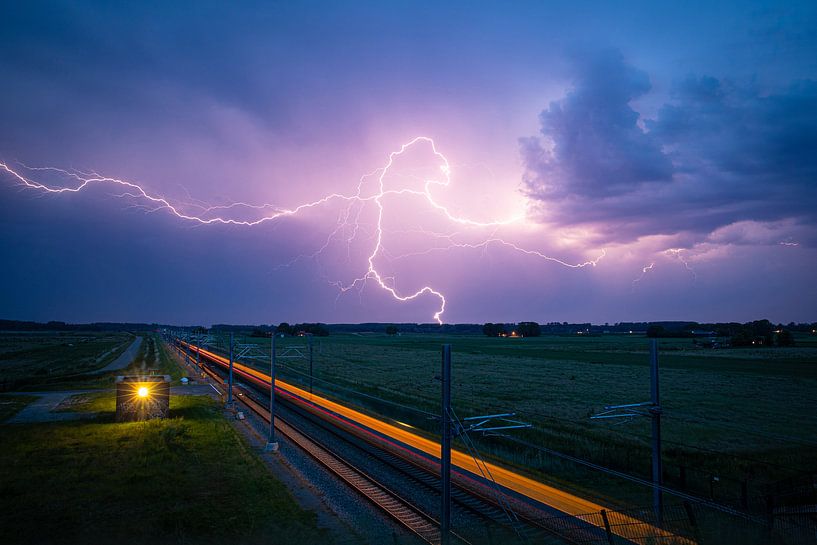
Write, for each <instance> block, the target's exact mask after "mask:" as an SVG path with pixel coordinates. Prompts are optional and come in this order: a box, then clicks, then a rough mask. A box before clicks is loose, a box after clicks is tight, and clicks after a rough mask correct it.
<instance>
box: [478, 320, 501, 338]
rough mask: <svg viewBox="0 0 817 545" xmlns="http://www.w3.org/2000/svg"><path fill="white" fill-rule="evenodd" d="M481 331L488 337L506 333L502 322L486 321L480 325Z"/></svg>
mask: <svg viewBox="0 0 817 545" xmlns="http://www.w3.org/2000/svg"><path fill="white" fill-rule="evenodd" d="M482 332H483V333H484V334H485V335H487V336H489V337H499V336H500V335H502V334H504V333H507V332H506V331H505V325H504V324H494V323H491V322H488V323H486V324H485V325H483V326H482Z"/></svg>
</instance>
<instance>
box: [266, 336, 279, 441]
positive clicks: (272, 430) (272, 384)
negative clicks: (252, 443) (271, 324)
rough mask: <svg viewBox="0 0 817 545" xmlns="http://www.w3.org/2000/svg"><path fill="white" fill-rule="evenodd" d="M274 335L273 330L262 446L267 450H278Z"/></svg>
mask: <svg viewBox="0 0 817 545" xmlns="http://www.w3.org/2000/svg"><path fill="white" fill-rule="evenodd" d="M275 337H277V334H276V333H275V332H274V331H273V332H272V341H271V342H270V357H269V376H270V385H269V386H270V387H269V439H268V440H267V446H266V447H265V448H264V450H266V451H267V452H270V451H272V452H275V451H277V450H278V442H277V441H275Z"/></svg>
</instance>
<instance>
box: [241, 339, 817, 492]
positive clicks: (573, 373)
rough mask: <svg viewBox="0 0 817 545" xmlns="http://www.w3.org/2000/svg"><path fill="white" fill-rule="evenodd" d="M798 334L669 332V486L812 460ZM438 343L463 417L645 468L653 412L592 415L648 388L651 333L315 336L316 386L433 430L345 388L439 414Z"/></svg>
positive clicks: (585, 483) (814, 389) (544, 459)
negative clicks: (778, 338)
mask: <svg viewBox="0 0 817 545" xmlns="http://www.w3.org/2000/svg"><path fill="white" fill-rule="evenodd" d="M242 340H243V339H242ZM246 340H247V341H250V342H252V339H246ZM279 341H280V342H279V346H280V347H281V350H280V351H279V354H284V353H285V352H286V353H287V354H290V355H292V354H295V353H294V352H292V351H289V352H287V350H286V347H287V346H293V345H304V344H305V339H304V338H288V339H280V340H279ZM798 341H799V342H798V345H799V346H797V347H794V348H767V349H754V350H752V349H727V350H707V349H699V348H696V347H694V346H693V345H692V341H691V340H690V339H669V340H662V341H661V344H660V349H661V352H660V363H661V401H662V405H663V407H664V417H663V427H662V432H663V433H662V434H663V439H664V448H663V452H664V464H665V475H666V479H667V482H668V484H671V485H674V486H677V487H683V488H685V489H687V490H690V491H693V492H696V493H698V494H701V495H707V496H708V495H712V496H713V497H715V498H716V499H726V498H727V497H728V498H730V499H736V497H737V495H739V494H740V493H741V490H740V488H741V482H742V481H746V485H747V490H748V494H750V495H755V494H761V493H763V491H764V490H765V489H764V486H765V485H766V484H768V483H772V482H775V481H779V480H781V479H784V478H788V477H790V476H793V475H797V474H799V473H802V472H815V471H817V462H815V460H817V411H814V400H815V399H817V346H815V343H814V342H813V339H812V338H811V337H804V338H798ZM254 342H257V343H262V344H264V345H266V344H267V343H269V340H268V339H267V340H262V339H255V341H254ZM444 343H450V344H451V345H452V351H453V356H452V360H453V364H452V367H453V383H454V384H453V399H454V409H455V411H456V412H457V414H458V415H459V416H460V417H465V416H473V415H480V414H490V413H495V412H506V411H513V412H516V413H517V414H518V417H519V418H520V419H522V420H524V421H526V422H530V423H532V424H533V425H534V428H533V429H531V430H521V431H514V432H510V433H509V434H508V435H509V436H511V437H512V438H517V439H523V440H526V441H530V442H532V443H535V444H536V445H541V446H544V447H547V448H550V449H555V450H557V451H560V452H564V453H568V454H571V455H575V456H578V457H580V458H583V459H586V460H590V461H593V462H596V463H599V464H601V465H604V466H607V467H612V468H615V469H621V470H624V471H626V472H628V473H631V474H635V475H639V476H642V477H648V476H649V471H650V450H649V433H650V422H649V419H648V418H641V417H638V418H632V419H629V420H626V421H624V420H591V419H590V416H591V415H593V414H595V413H596V412H598V411H599V410H601V409H602V408H603V406H605V405H608V404H617V403H634V402H642V401H648V400H649V397H650V386H649V356H648V347H649V345H648V340H647V339H646V338H644V337H643V336H635V335H634V336H629V335H606V336H599V337H579V336H575V337H559V336H543V337H538V338H525V339H513V338H488V337H484V336H466V335H460V336H454V335H452V336H433V335H400V336H393V337H390V336H387V335H385V334H383V335H380V334H358V335H352V334H349V335H332V336H330V337H324V338H315V339H314V346H313V358H314V369H315V387H316V388H319V389H321V390H323V391H328V392H331V393H333V394H334V396H335V397H339V398H342V399H345V400H348V401H351V402H353V403H355V404H356V405H358V406H359V407H363V408H367V409H369V410H371V411H373V412H377V413H379V414H384V415H386V416H388V417H391V418H393V419H394V420H398V421H400V422H405V423H408V424H411V425H413V426H415V427H417V428H418V429H424V430H427V431H429V432H432V433H436V432H437V429H436V428H437V426H438V425H437V424H436V423H435V421H434V420H430V419H429V418H427V417H424V416H422V415H417V414H414V413H412V411H410V410H404V409H401V408H399V407H397V408H396V407H393V406H390V405H388V404H385V403H379V402H377V401H373V400H371V399H367V398H365V397H364V396H360V395H356V394H353V393H350V392H349V391H347V390H344V389H343V388H344V387H345V388H350V389H354V390H356V391H358V392H363V393H365V394H369V395H373V396H377V397H379V398H384V399H387V400H391V401H395V402H399V403H402V404H405V405H408V406H411V407H416V408H419V409H423V410H426V411H430V412H434V413H439V382H438V381H436V380H435V379H434V377H435V376H437V375H439V368H440V345H442V344H444ZM301 353H303V354H306V353H307V350H306V349H301ZM279 364H280V369H281V376H282V377H283V378H287V379H289V380H292V381H294V382H299V383H301V384H306V378H305V376H304V374H303V373H306V372H307V370H308V365H307V362H306V360H305V359H303V358H292V359H282V360H280V361H279ZM479 444H480V445H481V448H482V449H483V451H484V452H486V453H488V454H490V455H493V456H496V457H498V458H501V459H504V460H505V461H506V462H507V463H510V464H512V465H517V466H519V467H522V468H525V470H526V471H532V472H534V473H535V474H537V476H539V477H540V478H544V479H546V480H550V481H553V482H557V483H559V484H560V485H563V486H567V487H570V488H573V489H576V490H577V491H581V492H582V493H584V494H586V495H590V496H600V497H602V498H605V499H606V500H608V501H614V502H619V503H623V504H625V505H626V504H634V503H642V504H643V503H647V502H648V501H649V494H648V491H647V490H643V489H639V488H638V487H629V486H626V485H625V486H622V484H621V482H620V481H619V480H617V479H608V478H607V477H604V476H603V475H600V474H599V473H598V472H595V471H591V470H585V469H582V468H581V467H579V466H576V465H575V464H573V463H569V462H565V461H563V460H561V459H559V458H558V457H554V456H552V455H549V454H547V453H543V452H541V451H537V450H536V449H532V448H529V447H524V446H522V445H519V444H516V443H514V442H513V440H512V439H507V438H504V439H503V438H488V439H484V440H481V441H480V442H479ZM682 466H683V469H682ZM682 473H683V482H682V481H681V477H682ZM733 497H734V498H733Z"/></svg>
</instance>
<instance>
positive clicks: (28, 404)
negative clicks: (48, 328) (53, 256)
mask: <svg viewBox="0 0 817 545" xmlns="http://www.w3.org/2000/svg"><path fill="white" fill-rule="evenodd" d="M140 335H141V336H143V339H144V341H143V342H142V343H141V345H140V346H139V347H138V350H136V351H135V353H134V354H133V359H132V360H131V359H130V357H129V358H128V360H129V361H130V363H129V365H128V367H127V368H125V369H119V370H113V371H109V372H99V370H100V369H101V368H103V367H104V366H105V365H107V364H109V363H110V362H112V361H114V360H115V359H116V358H117V357H118V355H119V354H121V353H122V351H124V350H125V349H126V348H127V347H128V346H129V345H131V343H132V341H133V339H134V336H133V335H126V334H121V335H120V334H116V335H102V334H87V335H84V334H73V333H71V334H66V335H62V334H50V333H46V334H41V333H37V334H31V335H22V336H20V335H16V334H15V335H2V336H0V346H3V347H4V349H5V352H4V356H5V357H4V359H3V360H2V365H3V369H4V370H5V371H6V372H7V373H8V375H7V376H13V377H14V381H15V383H16V384H18V385H21V386H22V388H23V391H26V393H20V392H19V391H18V392H14V393H11V392H9V393H5V394H0V444H2V445H3V448H2V449H0V467H2V468H3V470H2V471H0V543H15V544H18V543H19V544H35V543H65V544H74V543H76V544H80V543H100V544H108V543H129V544H130V543H137V544H139V543H145V544H147V543H150V544H154V543H157V544H163V543H224V542H226V541H234V542H236V543H268V542H270V541H269V539H270V536H276V537H277V538H279V539H280V540H281V541H280V542H281V543H303V544H311V543H324V542H327V541H328V539H327V536H325V535H324V532H323V531H321V530H319V529H318V528H317V522H316V516H315V514H314V513H312V512H309V511H305V510H303V509H302V508H300V507H299V506H298V505H297V504H296V503H295V501H294V500H293V498H292V496H291V495H290V493H289V492H288V491H287V490H286V488H285V487H284V486H283V485H282V484H281V483H280V482H279V481H277V480H276V479H274V478H273V477H272V476H271V474H270V472H269V470H268V468H267V467H266V466H265V465H264V462H263V461H262V460H261V459H260V458H259V456H258V455H257V454H256V453H255V452H253V450H252V449H251V448H250V447H249V446H248V445H247V443H246V441H245V440H244V439H243V438H242V437H240V436H239V435H238V433H237V432H236V430H235V429H234V428H233V427H232V426H231V425H230V423H229V421H228V419H227V418H226V417H225V415H224V414H223V410H222V408H221V406H220V404H218V403H217V402H216V401H214V400H213V399H211V398H210V397H209V396H208V395H183V396H182V395H171V406H170V418H168V419H165V420H154V421H150V422H136V423H116V422H114V413H115V396H114V392H113V390H112V387H113V384H114V377H115V376H116V375H117V374H123V373H124V374H136V373H147V372H149V370H155V371H156V372H158V373H161V374H168V375H170V376H171V378H172V379H173V382H174V383H177V382H178V379H179V378H180V377H181V376H182V375H183V371H182V369H181V368H179V366H178V365H177V364H176V363H175V362H174V361H173V360H172V359H171V357H170V356H169V355H168V354H167V353H166V351H165V349H164V346H163V344H162V343H161V342H160V340H159V339H158V338H157V337H155V336H154V335H152V334H140ZM82 339H84V340H82ZM69 345H73V346H69ZM12 347H13V349H12ZM74 348H78V351H74V350H73V349H74ZM101 354H104V356H102V355H101ZM72 357H79V358H84V359H82V361H84V362H85V363H84V364H82V365H79V364H75V363H73V362H72ZM42 369H46V370H47V371H48V372H47V373H45V374H43V373H38V371H39V370H42ZM78 370H82V371H83V372H82V373H77V372H76V371H78ZM89 370H90V373H87V372H86V371H89ZM26 373H32V374H31V375H26ZM26 389H27V390H26ZM175 389H176V388H175V387H174V390H175ZM180 389H181V390H183V393H186V394H194V393H196V392H204V393H208V394H209V393H210V388H209V386H205V385H201V387H198V388H197V386H185V387H180ZM33 390H39V391H38V392H34V391H33ZM77 390H79V391H80V392H81V393H77ZM28 391H31V392H30V393H28Z"/></svg>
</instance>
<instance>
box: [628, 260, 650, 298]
mask: <svg viewBox="0 0 817 545" xmlns="http://www.w3.org/2000/svg"><path fill="white" fill-rule="evenodd" d="M654 267H655V263H654V262H653V263H650V264H649V265H647V266H645V267H643V268H642V269H641V274H640V275H638V278H636V279H634V280H633V291H635V285H636V284H637V283H639V282H641V280H643V279H644V277H645V276H646V275H647V271H651V270H652V269H653V268H654Z"/></svg>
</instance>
